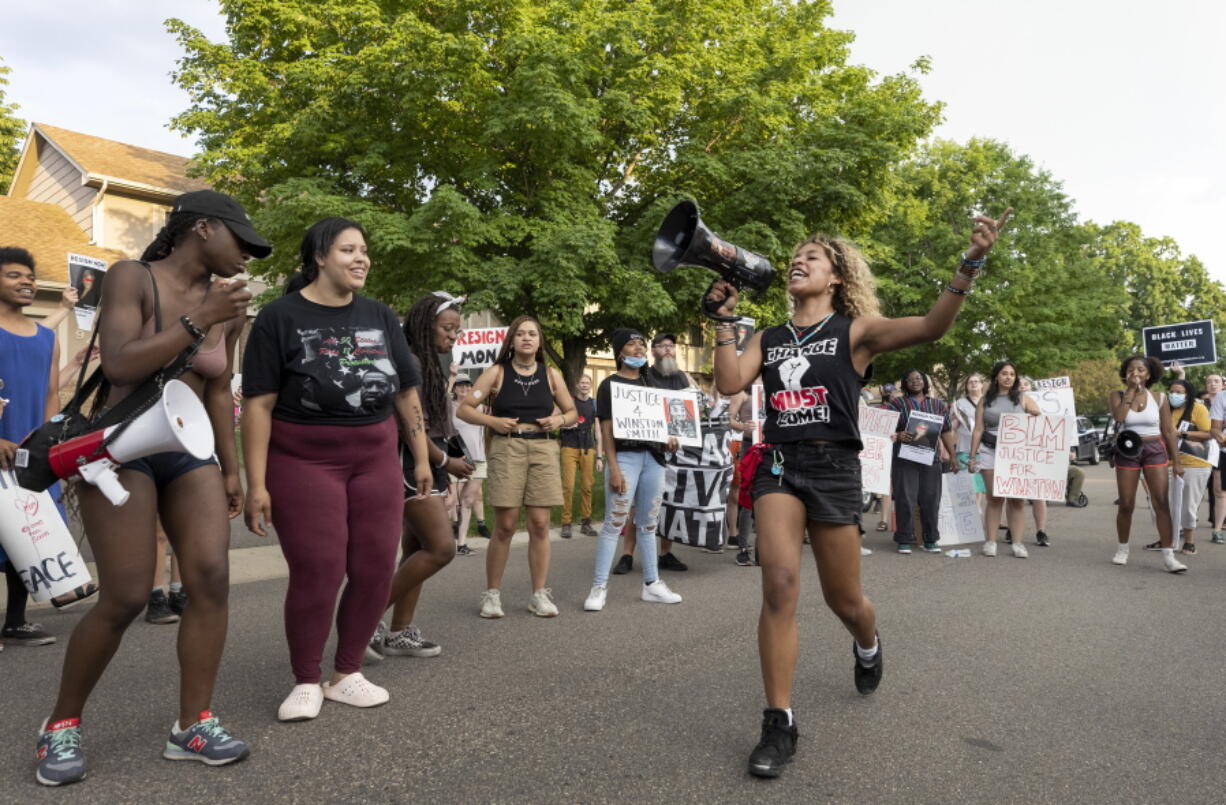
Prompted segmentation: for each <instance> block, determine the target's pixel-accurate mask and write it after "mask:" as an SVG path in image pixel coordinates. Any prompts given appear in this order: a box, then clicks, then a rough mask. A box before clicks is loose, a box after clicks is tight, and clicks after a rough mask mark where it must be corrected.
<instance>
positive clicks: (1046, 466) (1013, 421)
mask: <svg viewBox="0 0 1226 805" xmlns="http://www.w3.org/2000/svg"><path fill="white" fill-rule="evenodd" d="M1068 450H1069V441H1068V429H1067V428H1066V427H1065V424H1064V418H1063V417H1058V416H1030V415H1028V414H1001V416H1000V431H999V433H998V435H997V437H996V470H995V472H994V473H993V475H994V478H993V494H995V495H996V497H998V498H1022V499H1023V500H1057V501H1059V500H1064V497H1065V491H1066V487H1067V485H1068Z"/></svg>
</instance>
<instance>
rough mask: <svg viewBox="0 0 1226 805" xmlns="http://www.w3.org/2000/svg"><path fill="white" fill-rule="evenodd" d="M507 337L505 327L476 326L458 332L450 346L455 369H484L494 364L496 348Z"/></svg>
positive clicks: (496, 353)
mask: <svg viewBox="0 0 1226 805" xmlns="http://www.w3.org/2000/svg"><path fill="white" fill-rule="evenodd" d="M506 338H507V328H506V327H476V328H473V329H471V330H465V331H464V332H462V333H460V337H459V338H457V339H456V342H455V346H453V347H452V348H451V361H452V363H453V364H454V365H455V367H456V368H457V369H459V370H460V371H464V370H465V369H484V368H486V367H487V366H493V365H494V359H495V358H497V357H498V350H499V349H501V348H502V342H503V341H505V340H506Z"/></svg>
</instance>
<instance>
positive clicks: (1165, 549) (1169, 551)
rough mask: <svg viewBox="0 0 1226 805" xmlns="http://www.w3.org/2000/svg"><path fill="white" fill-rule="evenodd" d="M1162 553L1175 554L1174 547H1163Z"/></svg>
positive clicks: (1164, 554)
mask: <svg viewBox="0 0 1226 805" xmlns="http://www.w3.org/2000/svg"><path fill="white" fill-rule="evenodd" d="M1162 555H1163V556H1171V557H1173V556H1174V555H1175V549H1174V548H1163V549H1162Z"/></svg>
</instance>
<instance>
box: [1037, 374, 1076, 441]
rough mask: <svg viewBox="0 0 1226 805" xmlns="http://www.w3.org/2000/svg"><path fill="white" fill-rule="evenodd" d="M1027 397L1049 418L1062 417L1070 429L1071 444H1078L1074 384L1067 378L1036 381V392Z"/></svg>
mask: <svg viewBox="0 0 1226 805" xmlns="http://www.w3.org/2000/svg"><path fill="white" fill-rule="evenodd" d="M1026 396H1027V397H1029V398H1030V399H1032V400H1034V401H1035V402H1036V403H1037V404H1038V406H1039V412H1040V413H1043V414H1047V415H1048V416H1062V417H1064V418H1065V424H1066V425H1067V427H1068V439H1069V444H1076V443H1077V406H1076V405H1075V404H1074V402H1073V383H1072V381H1070V380H1069V379H1068V378H1067V377H1050V378H1048V379H1046V380H1036V381H1034V391H1029V392H1027V393H1026Z"/></svg>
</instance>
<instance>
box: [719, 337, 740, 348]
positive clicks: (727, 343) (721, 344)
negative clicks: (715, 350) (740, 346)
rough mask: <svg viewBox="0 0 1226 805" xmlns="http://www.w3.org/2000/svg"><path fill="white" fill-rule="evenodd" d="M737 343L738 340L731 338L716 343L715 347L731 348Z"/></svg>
mask: <svg viewBox="0 0 1226 805" xmlns="http://www.w3.org/2000/svg"><path fill="white" fill-rule="evenodd" d="M735 343H736V339H735V338H729V339H728V340H727V341H716V342H715V346H717V347H730V346H732V345H733V344H735Z"/></svg>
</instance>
